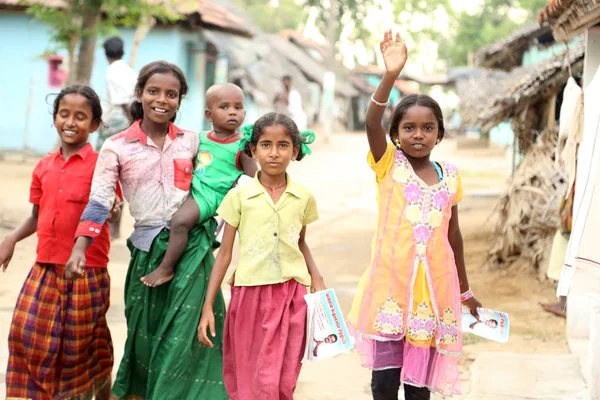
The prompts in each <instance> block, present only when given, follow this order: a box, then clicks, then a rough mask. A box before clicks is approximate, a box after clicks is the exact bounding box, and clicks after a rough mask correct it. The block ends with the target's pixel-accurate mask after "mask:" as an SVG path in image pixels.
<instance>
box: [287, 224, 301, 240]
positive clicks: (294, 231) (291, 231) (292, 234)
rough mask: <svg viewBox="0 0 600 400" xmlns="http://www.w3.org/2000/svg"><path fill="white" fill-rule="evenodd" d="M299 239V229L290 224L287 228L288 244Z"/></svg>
mask: <svg viewBox="0 0 600 400" xmlns="http://www.w3.org/2000/svg"><path fill="white" fill-rule="evenodd" d="M299 240H300V229H298V228H297V227H296V225H294V224H291V225H290V227H289V228H288V242H289V243H290V244H292V243H298V241H299Z"/></svg>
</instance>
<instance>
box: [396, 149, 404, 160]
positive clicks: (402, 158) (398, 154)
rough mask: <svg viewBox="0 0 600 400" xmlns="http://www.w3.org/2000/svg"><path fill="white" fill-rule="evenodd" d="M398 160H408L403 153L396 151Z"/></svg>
mask: <svg viewBox="0 0 600 400" xmlns="http://www.w3.org/2000/svg"><path fill="white" fill-rule="evenodd" d="M396 160H401V161H404V160H406V156H405V155H404V153H403V152H401V151H399V150H396Z"/></svg>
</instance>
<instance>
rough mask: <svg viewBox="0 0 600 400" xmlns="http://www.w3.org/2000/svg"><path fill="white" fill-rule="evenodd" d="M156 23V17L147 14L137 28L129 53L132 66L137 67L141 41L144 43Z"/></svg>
mask: <svg viewBox="0 0 600 400" xmlns="http://www.w3.org/2000/svg"><path fill="white" fill-rule="evenodd" d="M154 25H156V18H154V17H153V16H152V15H146V16H143V17H142V21H141V23H140V24H139V25H138V27H137V29H136V30H135V35H134V36H133V43H132V44H131V54H130V55H129V66H130V67H131V68H134V67H135V62H136V60H137V54H138V50H139V48H140V43H142V40H144V38H145V37H146V35H148V32H150V30H151V29H152V28H153V27H154Z"/></svg>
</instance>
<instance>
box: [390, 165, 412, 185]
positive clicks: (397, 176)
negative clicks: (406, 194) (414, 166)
mask: <svg viewBox="0 0 600 400" xmlns="http://www.w3.org/2000/svg"><path fill="white" fill-rule="evenodd" d="M409 176H410V171H409V170H408V168H406V167H405V166H399V167H396V168H395V169H394V172H393V173H392V179H393V180H395V181H396V182H400V183H406V182H407V181H408V177H409Z"/></svg>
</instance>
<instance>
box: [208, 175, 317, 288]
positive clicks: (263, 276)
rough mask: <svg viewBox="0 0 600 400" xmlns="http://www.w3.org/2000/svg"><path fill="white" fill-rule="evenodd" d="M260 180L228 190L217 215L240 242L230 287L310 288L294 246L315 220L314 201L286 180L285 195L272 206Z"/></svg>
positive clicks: (307, 275)
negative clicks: (295, 285)
mask: <svg viewBox="0 0 600 400" xmlns="http://www.w3.org/2000/svg"><path fill="white" fill-rule="evenodd" d="M258 176H259V174H256V177H255V178H254V180H253V181H252V182H249V183H248V184H246V185H243V186H239V187H236V188H234V189H232V190H230V191H229V193H227V195H226V196H225V199H223V202H222V203H221V206H220V207H219V209H218V210H217V213H218V214H219V216H220V217H221V218H223V219H224V220H225V222H227V223H228V224H229V225H231V226H234V227H236V228H237V229H238V232H239V236H240V259H239V262H238V267H237V270H236V272H235V280H234V282H235V283H234V285H236V286H259V285H270V284H274V283H281V282H286V281H288V280H290V279H295V280H296V281H297V282H299V283H301V284H303V285H305V286H310V274H309V273H308V267H307V266H306V261H305V260H304V256H303V255H302V252H301V251H300V248H299V246H298V240H299V239H300V231H301V230H302V228H303V227H304V226H306V225H308V224H310V223H312V222H315V221H316V220H318V219H319V213H318V211H317V203H316V201H315V198H314V196H313V195H312V193H310V191H308V189H306V188H305V187H303V186H301V185H299V184H297V183H295V182H293V181H292V180H291V179H290V176H289V175H287V174H286V177H287V187H286V189H285V192H284V193H283V194H282V195H281V198H280V199H279V200H278V201H277V203H273V200H272V199H271V196H270V195H269V194H268V193H267V191H266V190H265V188H264V187H263V186H262V185H261V184H260V182H259V181H258Z"/></svg>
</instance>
